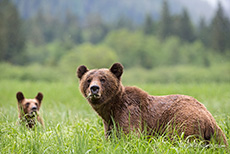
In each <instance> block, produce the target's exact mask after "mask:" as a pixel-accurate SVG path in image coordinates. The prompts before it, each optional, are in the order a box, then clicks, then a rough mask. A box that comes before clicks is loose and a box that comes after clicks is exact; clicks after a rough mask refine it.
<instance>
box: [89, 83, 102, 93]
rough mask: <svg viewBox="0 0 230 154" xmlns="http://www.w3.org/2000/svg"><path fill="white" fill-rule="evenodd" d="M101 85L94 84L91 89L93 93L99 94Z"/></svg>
mask: <svg viewBox="0 0 230 154" xmlns="http://www.w3.org/2000/svg"><path fill="white" fill-rule="evenodd" d="M99 89H100V87H99V86H98V85H92V86H91V87H90V91H91V93H92V94H93V95H95V94H98V92H99Z"/></svg>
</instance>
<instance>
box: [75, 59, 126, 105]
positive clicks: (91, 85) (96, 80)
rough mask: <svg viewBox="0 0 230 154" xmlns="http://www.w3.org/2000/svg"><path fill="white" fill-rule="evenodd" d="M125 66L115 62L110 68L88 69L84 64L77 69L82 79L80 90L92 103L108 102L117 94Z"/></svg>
mask: <svg viewBox="0 0 230 154" xmlns="http://www.w3.org/2000/svg"><path fill="white" fill-rule="evenodd" d="M122 73H123V66H122V65H121V64H119V63H115V64H113V66H112V67H111V68H110V69H94V70H88V69H87V67H85V66H84V65H82V66H79V67H78V69H77V76H78V78H79V79H80V90H81V92H82V94H83V95H84V97H85V98H87V100H88V101H89V103H90V104H91V105H100V104H103V103H106V102H107V101H108V100H109V99H111V98H112V97H113V96H114V95H116V94H117V92H118V91H119V88H120V86H121V84H120V77H121V75H122Z"/></svg>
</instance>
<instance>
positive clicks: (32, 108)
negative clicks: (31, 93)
mask: <svg viewBox="0 0 230 154" xmlns="http://www.w3.org/2000/svg"><path fill="white" fill-rule="evenodd" d="M16 97H17V100H18V117H19V122H20V123H21V124H25V125H26V127H27V128H34V126H35V125H36V120H37V121H38V122H39V123H40V124H41V125H42V126H43V127H44V123H43V120H42V118H41V117H40V116H39V110H40V107H41V103H42V99H43V94H42V93H40V92H39V93H38V94H37V96H36V97H35V98H34V99H26V98H25V97H24V95H23V93H22V92H18V93H17V94H16Z"/></svg>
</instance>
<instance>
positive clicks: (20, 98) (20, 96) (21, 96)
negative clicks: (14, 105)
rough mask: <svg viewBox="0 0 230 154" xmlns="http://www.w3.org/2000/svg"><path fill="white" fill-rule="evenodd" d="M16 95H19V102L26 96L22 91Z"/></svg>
mask: <svg viewBox="0 0 230 154" xmlns="http://www.w3.org/2000/svg"><path fill="white" fill-rule="evenodd" d="M16 97H17V100H18V102H19V103H21V102H22V100H23V99H25V97H24V95H23V93H22V92H20V91H19V92H17V94H16Z"/></svg>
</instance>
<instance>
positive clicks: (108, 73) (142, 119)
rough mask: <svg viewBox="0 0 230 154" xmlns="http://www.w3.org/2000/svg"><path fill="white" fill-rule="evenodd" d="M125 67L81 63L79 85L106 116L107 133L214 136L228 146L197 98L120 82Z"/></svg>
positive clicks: (208, 137)
mask: <svg viewBox="0 0 230 154" xmlns="http://www.w3.org/2000/svg"><path fill="white" fill-rule="evenodd" d="M122 73H123V66H122V65H121V64H120V63H115V64H113V65H112V66H111V68H110V69H104V68H103V69H93V70H88V69H87V67H86V66H84V65H82V66H79V67H78V69H77V76H78V78H79V79H80V83H79V88H80V91H81V93H82V94H83V95H84V97H85V98H86V99H87V100H88V102H89V104H90V105H91V106H92V108H93V109H94V110H95V111H96V112H97V114H98V115H99V116H100V117H101V118H102V119H103V124H104V129H105V135H106V136H108V135H109V134H110V133H111V130H112V129H113V128H115V127H116V128H117V130H119V129H120V130H122V131H123V132H124V133H125V134H127V133H129V132H130V131H135V130H139V132H142V131H147V133H148V135H156V134H158V135H162V134H163V133H166V132H167V133H166V134H167V135H169V136H170V134H171V135H172V134H173V133H175V132H176V133H177V134H179V135H181V134H182V133H183V135H184V138H187V137H191V136H192V137H195V138H201V139H203V140H204V141H205V142H207V143H209V141H210V140H211V139H212V138H214V141H217V142H218V143H219V144H221V143H224V144H225V145H226V147H227V145H228V143H227V140H226V137H225V135H224V133H223V132H222V130H221V129H220V127H219V126H218V125H217V123H216V121H215V120H214V118H213V116H212V115H211V113H210V112H209V111H208V110H207V109H206V108H205V106H204V105H202V104H201V103H200V102H198V101H197V100H196V99H194V98H192V97H190V96H185V95H168V96H151V95H149V94H148V93H146V92H145V91H143V90H141V89H139V88H137V87H125V86H123V85H122V83H121V75H122Z"/></svg>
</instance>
